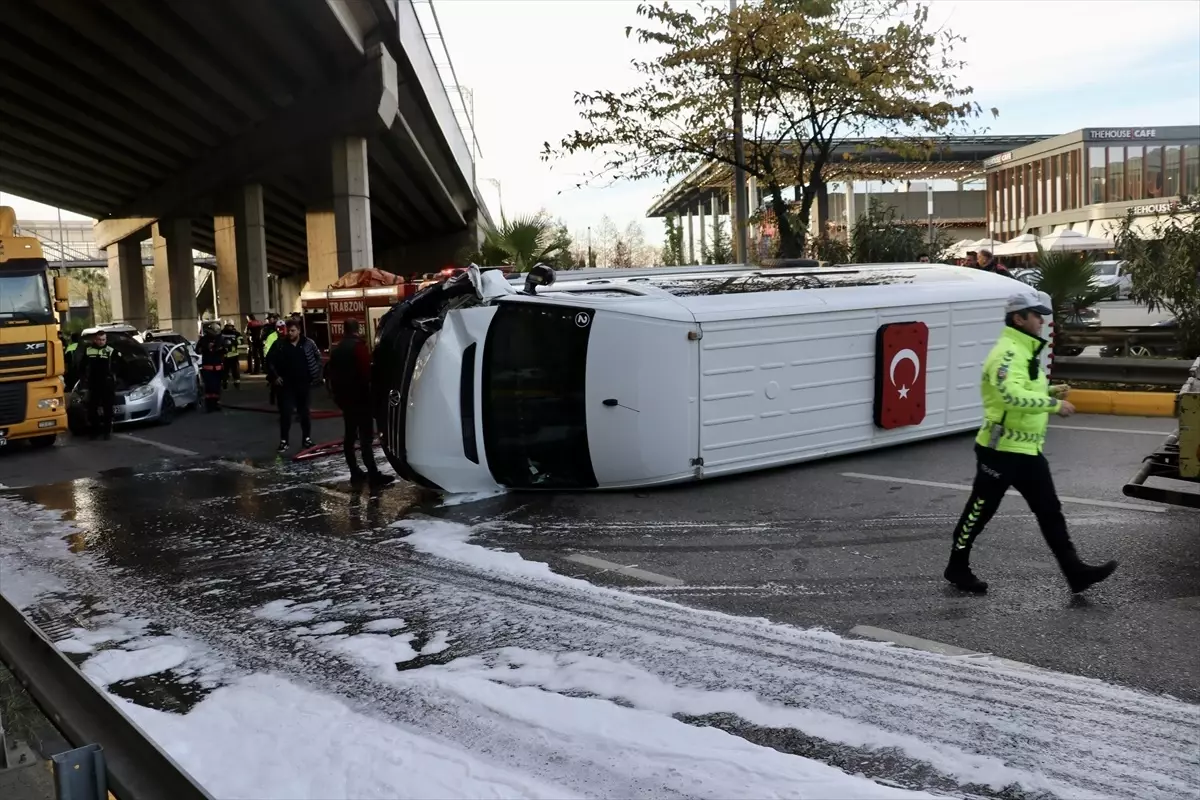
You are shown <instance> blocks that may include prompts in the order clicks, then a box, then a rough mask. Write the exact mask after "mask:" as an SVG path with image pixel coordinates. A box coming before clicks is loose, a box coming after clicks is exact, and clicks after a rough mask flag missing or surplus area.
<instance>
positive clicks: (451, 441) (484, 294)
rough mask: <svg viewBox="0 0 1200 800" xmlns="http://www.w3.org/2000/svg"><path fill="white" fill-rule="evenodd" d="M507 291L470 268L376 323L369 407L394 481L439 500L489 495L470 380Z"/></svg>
mask: <svg viewBox="0 0 1200 800" xmlns="http://www.w3.org/2000/svg"><path fill="white" fill-rule="evenodd" d="M513 291H515V290H513V288H512V287H511V286H510V285H509V284H508V282H507V281H506V280H505V279H504V278H503V276H502V275H501V274H500V273H499V272H498V271H485V272H481V271H480V270H479V269H478V268H476V267H472V268H471V269H469V270H468V271H467V272H464V273H462V274H460V275H457V276H455V277H454V278H452V279H450V280H448V281H444V282H442V283H438V284H435V285H433V286H430V287H427V288H426V289H423V290H421V291H420V292H418V293H417V294H415V295H413V296H412V297H411V298H409V299H408V300H406V301H404V302H403V303H399V304H398V305H396V306H395V307H394V308H393V309H392V310H391V311H389V312H388V313H387V314H386V315H385V316H384V317H383V319H382V320H381V321H380V326H379V339H378V341H377V342H376V344H375V349H374V353H373V357H372V380H371V385H372V391H373V393H374V396H373V397H372V407H373V409H374V413H375V419H376V423H377V425H378V428H379V431H380V438H381V441H382V445H383V452H384V454H385V456H386V457H387V459H388V462H389V463H390V464H391V466H392V468H393V469H394V470H395V471H396V474H397V475H399V476H400V477H401V478H404V479H405V480H407V481H410V482H412V483H416V484H419V485H421V486H425V487H427V488H430V489H434V490H437V491H443V492H452V493H456V492H475V491H487V490H494V489H496V488H497V484H496V482H495V480H494V479H493V478H492V475H491V472H490V471H489V470H488V467H487V464H486V460H485V459H484V458H483V457H482V455H481V453H480V450H481V448H480V447H479V445H478V436H477V428H478V422H477V416H478V415H477V411H476V409H477V407H478V400H477V394H478V388H477V386H476V384H477V381H476V380H475V379H474V375H475V374H476V371H477V369H476V364H477V362H478V360H479V358H480V351H481V350H482V349H483V338H484V337H485V336H486V334H487V329H488V324H489V321H490V319H491V316H492V315H493V314H494V312H495V309H494V308H493V307H491V306H490V303H491V302H492V301H493V300H495V299H496V298H497V297H500V296H504V295H506V294H511V293H512V292H513Z"/></svg>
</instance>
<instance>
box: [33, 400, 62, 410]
mask: <svg viewBox="0 0 1200 800" xmlns="http://www.w3.org/2000/svg"><path fill="white" fill-rule="evenodd" d="M61 405H62V398H61V397H48V398H46V399H45V400H38V404H37V407H38V408H39V409H41V410H43V411H47V410H48V411H57V410H58V407H59V406H61Z"/></svg>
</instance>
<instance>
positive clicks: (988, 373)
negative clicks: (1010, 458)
mask: <svg viewBox="0 0 1200 800" xmlns="http://www.w3.org/2000/svg"><path fill="white" fill-rule="evenodd" d="M1045 346H1046V341H1045V340H1044V339H1039V338H1037V337H1035V336H1030V335H1029V334H1027V333H1025V332H1024V331H1020V330H1017V329H1016V328H1012V327H1005V329H1004V333H1002V334H1000V340H999V341H998V342H996V346H995V347H993V348H992V352H990V353H989V354H988V357H987V360H986V361H984V362H983V382H982V384H981V386H980V393H981V394H982V396H983V427H981V428H980V429H979V435H978V436H976V437H975V441H976V443H978V444H980V445H982V446H984V447H990V448H992V449H993V450H1000V451H1002V452H1005V453H1025V454H1028V455H1037V454H1039V453H1041V452H1042V447H1043V446H1044V445H1045V443H1046V425H1047V424H1048V423H1049V422H1050V414H1053V413H1055V412H1056V411H1058V409H1059V406H1060V405H1061V401H1059V400H1057V399H1055V398H1053V397H1051V396H1050V381H1049V378H1048V376H1047V375H1046V373H1045V371H1044V370H1042V368H1041V361H1040V356H1041V353H1042V348H1044V347H1045Z"/></svg>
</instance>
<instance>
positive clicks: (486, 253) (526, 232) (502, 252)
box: [480, 214, 562, 272]
mask: <svg viewBox="0 0 1200 800" xmlns="http://www.w3.org/2000/svg"><path fill="white" fill-rule="evenodd" d="M557 230H558V229H557V226H556V225H555V223H554V222H553V221H552V220H550V219H549V218H548V217H546V216H545V215H543V214H529V215H526V216H521V217H516V218H514V219H511V220H509V219H505V218H504V217H503V216H501V218H500V227H499V228H495V229H493V230H489V231H488V232H487V234H486V236H485V238H484V243H483V249H482V251H481V253H480V255H482V256H483V258H484V260H485V261H493V260H496V257H497V256H500V257H502V258H503V264H504V265H511V266H512V267H513V268H514V269H516V270H519V271H521V272H524V271H526V270H528V269H529V268H530V267H532V266H534V265H535V264H539V263H549V262H551V261H553V260H554V259H555V258H556V257H557V256H558V254H559V252H560V251H561V250H562V245H561V243H560V242H559V240H558V237H557V236H556V234H557ZM481 266H501V264H481Z"/></svg>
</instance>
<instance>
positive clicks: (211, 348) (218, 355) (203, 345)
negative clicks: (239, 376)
mask: <svg viewBox="0 0 1200 800" xmlns="http://www.w3.org/2000/svg"><path fill="white" fill-rule="evenodd" d="M196 352H197V353H199V354H200V378H201V381H202V382H203V383H204V410H205V411H220V410H221V377H222V375H223V373H224V371H225V353H226V348H225V337H224V336H222V335H221V325H220V323H217V322H210V323H208V324H207V325H205V326H204V335H203V336H201V337H200V341H198V342H196Z"/></svg>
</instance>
